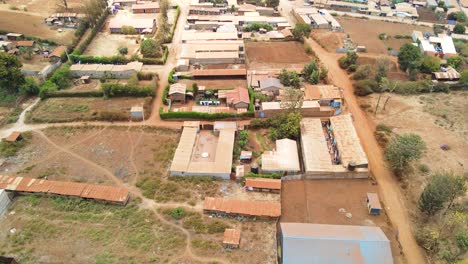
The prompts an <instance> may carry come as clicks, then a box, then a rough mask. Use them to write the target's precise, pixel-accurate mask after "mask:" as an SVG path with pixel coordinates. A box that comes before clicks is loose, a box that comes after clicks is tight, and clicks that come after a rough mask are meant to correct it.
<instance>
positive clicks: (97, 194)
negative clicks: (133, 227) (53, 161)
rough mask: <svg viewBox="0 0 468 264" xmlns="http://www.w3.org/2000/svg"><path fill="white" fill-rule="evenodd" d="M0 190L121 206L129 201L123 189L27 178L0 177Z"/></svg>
mask: <svg viewBox="0 0 468 264" xmlns="http://www.w3.org/2000/svg"><path fill="white" fill-rule="evenodd" d="M0 189H5V190H8V191H17V192H34V193H48V194H56V195H65V196H76V197H81V198H87V199H96V200H103V201H108V202H115V203H123V204H125V203H126V202H127V201H128V199H129V191H128V190H127V189H126V188H123V187H115V186H103V185H94V184H87V183H79V182H63V181H50V180H44V179H34V178H27V177H9V176H0Z"/></svg>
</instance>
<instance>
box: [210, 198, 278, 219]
mask: <svg viewBox="0 0 468 264" xmlns="http://www.w3.org/2000/svg"><path fill="white" fill-rule="evenodd" d="M203 211H204V212H205V213H208V214H210V213H217V214H225V215H232V216H237V215H239V216H246V217H265V218H277V217H280V216H281V204H280V203H278V202H270V201H245V200H234V199H224V198H218V197H216V198H215V197H205V202H204V203H203Z"/></svg>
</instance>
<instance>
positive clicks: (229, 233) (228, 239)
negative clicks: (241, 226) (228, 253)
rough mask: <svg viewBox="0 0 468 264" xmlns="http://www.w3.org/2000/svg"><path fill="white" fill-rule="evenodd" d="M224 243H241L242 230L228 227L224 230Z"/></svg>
mask: <svg viewBox="0 0 468 264" xmlns="http://www.w3.org/2000/svg"><path fill="white" fill-rule="evenodd" d="M223 243H224V244H230V245H239V243H240V231H239V230H236V229H231V228H227V229H226V230H224V238H223Z"/></svg>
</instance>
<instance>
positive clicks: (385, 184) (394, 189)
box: [307, 39, 427, 264]
mask: <svg viewBox="0 0 468 264" xmlns="http://www.w3.org/2000/svg"><path fill="white" fill-rule="evenodd" d="M307 41H308V43H309V44H310V45H311V47H312V49H313V50H314V51H315V53H316V54H317V56H318V58H319V59H320V61H321V62H322V63H323V64H324V65H325V66H326V67H327V68H328V72H329V78H330V79H331V82H332V83H334V84H335V85H337V86H339V87H341V88H343V89H344V96H345V100H346V103H347V106H348V109H349V111H350V112H351V113H352V114H353V117H354V123H355V127H356V130H357V133H358V135H359V138H360V139H361V143H362V144H363V147H364V149H365V151H366V153H367V155H368V159H369V163H370V168H371V172H372V174H373V175H374V177H375V178H376V180H377V182H378V186H379V192H380V193H381V194H382V197H381V198H382V201H383V203H384V204H385V209H386V211H387V213H388V215H389V217H390V220H391V222H392V224H393V225H394V227H395V229H397V230H398V231H399V240H400V243H401V245H402V247H403V253H404V254H405V257H406V260H407V262H408V263H415V264H420V263H426V262H427V260H426V257H425V255H424V253H423V252H422V250H421V248H420V247H419V246H418V244H417V243H416V240H415V238H414V236H413V232H412V228H411V220H410V218H409V214H408V211H407V209H406V206H405V202H404V200H403V194H402V193H401V190H400V186H399V184H398V182H397V180H396V179H395V177H394V176H393V174H392V173H391V171H390V170H389V169H388V168H387V167H386V165H385V163H384V157H383V153H382V150H381V149H380V147H379V145H378V143H377V141H376V140H375V138H374V133H373V131H374V129H375V125H374V124H371V123H370V122H369V121H368V120H367V118H366V115H365V113H364V112H363V111H362V110H361V108H360V107H359V105H358V103H357V100H356V97H355V95H354V94H353V86H352V83H351V81H350V79H349V77H348V75H347V73H346V72H345V71H343V70H342V69H341V68H340V67H339V65H338V62H337V59H338V58H339V57H340V56H342V55H340V54H334V53H329V52H327V51H326V50H324V49H323V48H322V47H320V45H319V44H317V43H316V42H315V41H313V40H311V39H309V40H307Z"/></svg>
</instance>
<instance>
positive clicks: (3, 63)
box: [0, 52, 25, 93]
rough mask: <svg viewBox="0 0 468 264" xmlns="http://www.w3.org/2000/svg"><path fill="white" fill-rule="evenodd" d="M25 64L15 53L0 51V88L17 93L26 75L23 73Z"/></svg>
mask: <svg viewBox="0 0 468 264" xmlns="http://www.w3.org/2000/svg"><path fill="white" fill-rule="evenodd" d="M22 66H23V65H22V64H21V62H20V61H19V60H18V58H17V57H16V56H14V55H11V54H7V53H3V52H1V53H0V88H1V89H4V90H7V91H8V92H10V93H17V92H18V91H19V88H20V86H21V85H22V84H23V83H24V81H25V80H24V76H23V74H22V73H21V67H22Z"/></svg>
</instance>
